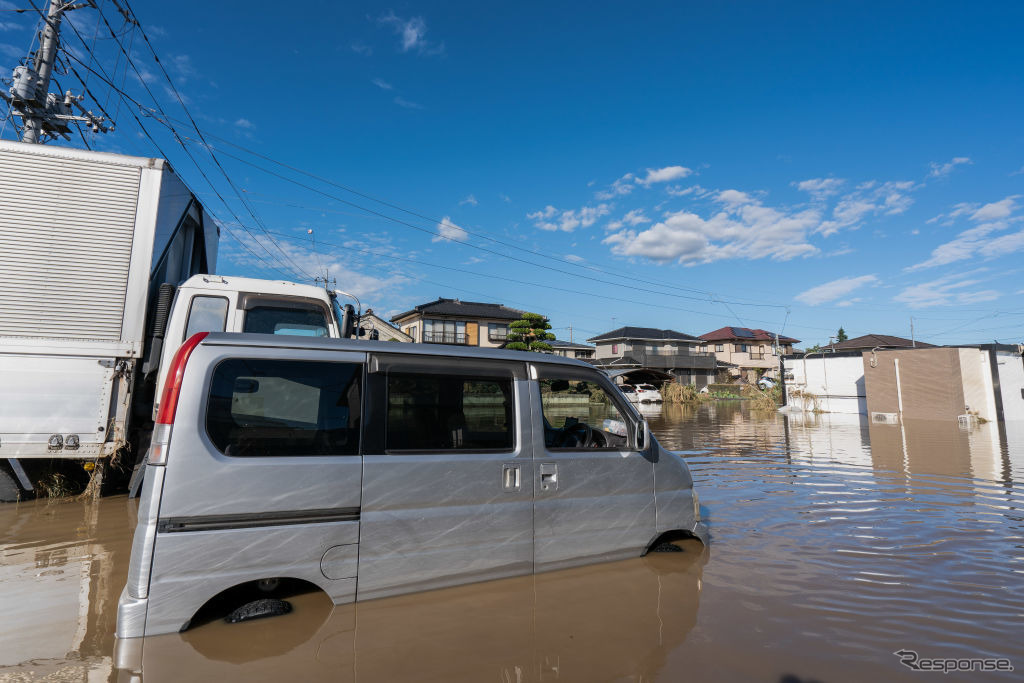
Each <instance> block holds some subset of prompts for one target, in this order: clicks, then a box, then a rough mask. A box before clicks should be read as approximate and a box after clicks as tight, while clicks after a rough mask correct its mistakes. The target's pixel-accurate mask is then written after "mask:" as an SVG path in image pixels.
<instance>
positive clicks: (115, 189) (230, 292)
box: [0, 141, 351, 500]
mask: <svg viewBox="0 0 1024 683" xmlns="http://www.w3.org/2000/svg"><path fill="white" fill-rule="evenodd" d="M218 232H219V231H218V228H217V226H216V224H215V223H214V221H213V220H211V219H210V217H209V216H208V215H207V213H206V212H205V210H204V209H203V207H202V205H201V204H200V203H199V201H198V200H197V199H196V197H195V196H194V195H193V194H192V192H191V191H189V189H188V188H187V187H186V186H185V184H184V183H183V182H182V181H181V180H180V179H179V178H178V177H177V175H175V173H174V172H173V171H172V170H171V168H170V165H169V164H168V163H167V162H166V161H164V160H162V159H149V158H140V157H130V156H124V155H119V154H106V153H99V152H90V151H85V150H76V149H68V148H63V147H46V146H42V145H33V144H25V143H20V142H9V141H0V500H12V499H14V500H16V499H18V498H19V497H23V496H25V495H26V494H31V492H32V491H33V489H34V488H35V487H36V486H37V484H38V481H39V479H38V478H39V477H40V476H42V474H43V473H48V472H51V471H52V470H53V468H54V467H55V464H58V465H59V464H62V463H64V464H66V463H75V464H76V465H78V467H77V469H74V468H72V470H71V471H72V472H81V471H82V469H83V467H82V465H84V466H85V467H84V469H86V470H91V469H93V468H94V467H95V465H96V464H97V463H101V462H105V459H107V458H109V457H110V456H114V455H118V456H120V458H121V460H122V462H125V463H127V464H128V465H129V466H130V465H131V464H133V463H134V462H136V461H137V460H138V459H139V457H140V456H141V455H144V452H145V449H146V448H147V447H148V438H149V434H150V432H151V429H152V416H153V411H154V409H155V406H154V400H153V399H154V396H157V395H158V394H157V393H156V392H157V387H158V384H159V383H160V367H161V362H163V363H167V362H169V360H170V357H171V355H172V354H173V352H174V350H176V349H177V347H178V346H179V345H180V344H181V342H182V341H183V340H184V338H185V335H186V334H192V333H194V332H198V331H207V330H224V331H229V332H230V331H239V332H241V331H259V332H267V333H274V334H303V335H317V336H331V337H337V336H340V333H341V329H340V327H341V323H342V320H343V317H344V316H343V315H342V312H344V313H346V314H347V313H348V312H350V311H351V306H347V307H345V308H344V309H340V308H339V307H338V305H337V303H336V302H335V300H334V297H333V295H332V294H329V293H328V292H327V291H326V290H325V289H321V288H318V287H313V286H311V285H297V284H294V283H289V282H270V281H266V280H253V279H248V278H224V277H220V276H216V275H202V274H203V273H210V272H212V271H214V270H215V267H216V257H217V242H218ZM344 323H345V325H346V326H349V325H350V324H351V323H350V321H349V320H347V319H345V320H344ZM349 329H351V328H350V327H349ZM346 336H347V335H346ZM100 471H102V467H100Z"/></svg>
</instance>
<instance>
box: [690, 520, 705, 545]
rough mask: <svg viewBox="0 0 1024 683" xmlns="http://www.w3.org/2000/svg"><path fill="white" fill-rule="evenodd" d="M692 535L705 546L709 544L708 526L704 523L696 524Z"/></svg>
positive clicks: (691, 531) (691, 530)
mask: <svg viewBox="0 0 1024 683" xmlns="http://www.w3.org/2000/svg"><path fill="white" fill-rule="evenodd" d="M690 533H691V534H693V535H694V536H696V537H697V538H699V539H700V542H701V543H703V544H704V545H707V544H708V525H707V524H705V523H704V522H696V523H695V524H694V525H693V528H692V529H690Z"/></svg>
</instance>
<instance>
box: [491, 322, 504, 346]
mask: <svg viewBox="0 0 1024 683" xmlns="http://www.w3.org/2000/svg"><path fill="white" fill-rule="evenodd" d="M487 339H488V341H492V342H503V341H505V340H506V339H508V325H506V324H505V323H487Z"/></svg>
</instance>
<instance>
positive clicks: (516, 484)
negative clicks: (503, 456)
mask: <svg viewBox="0 0 1024 683" xmlns="http://www.w3.org/2000/svg"><path fill="white" fill-rule="evenodd" d="M522 487H523V483H522V479H521V478H520V475H519V465H515V464H508V463H506V464H504V465H502V466H501V488H502V490H504V491H518V490H520V489H521V488H522Z"/></svg>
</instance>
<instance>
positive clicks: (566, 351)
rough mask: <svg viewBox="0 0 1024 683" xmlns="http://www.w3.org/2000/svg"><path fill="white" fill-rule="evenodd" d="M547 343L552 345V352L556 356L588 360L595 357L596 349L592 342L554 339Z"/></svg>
mask: <svg viewBox="0 0 1024 683" xmlns="http://www.w3.org/2000/svg"><path fill="white" fill-rule="evenodd" d="M546 343H547V344H548V345H550V346H551V353H553V354H555V355H556V356H563V357H565V358H579V359H580V360H586V361H589V360H592V359H593V358H594V352H595V349H594V347H593V346H591V345H590V344H580V343H578V342H568V341H562V340H561V339H553V340H551V341H549V342H546Z"/></svg>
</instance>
